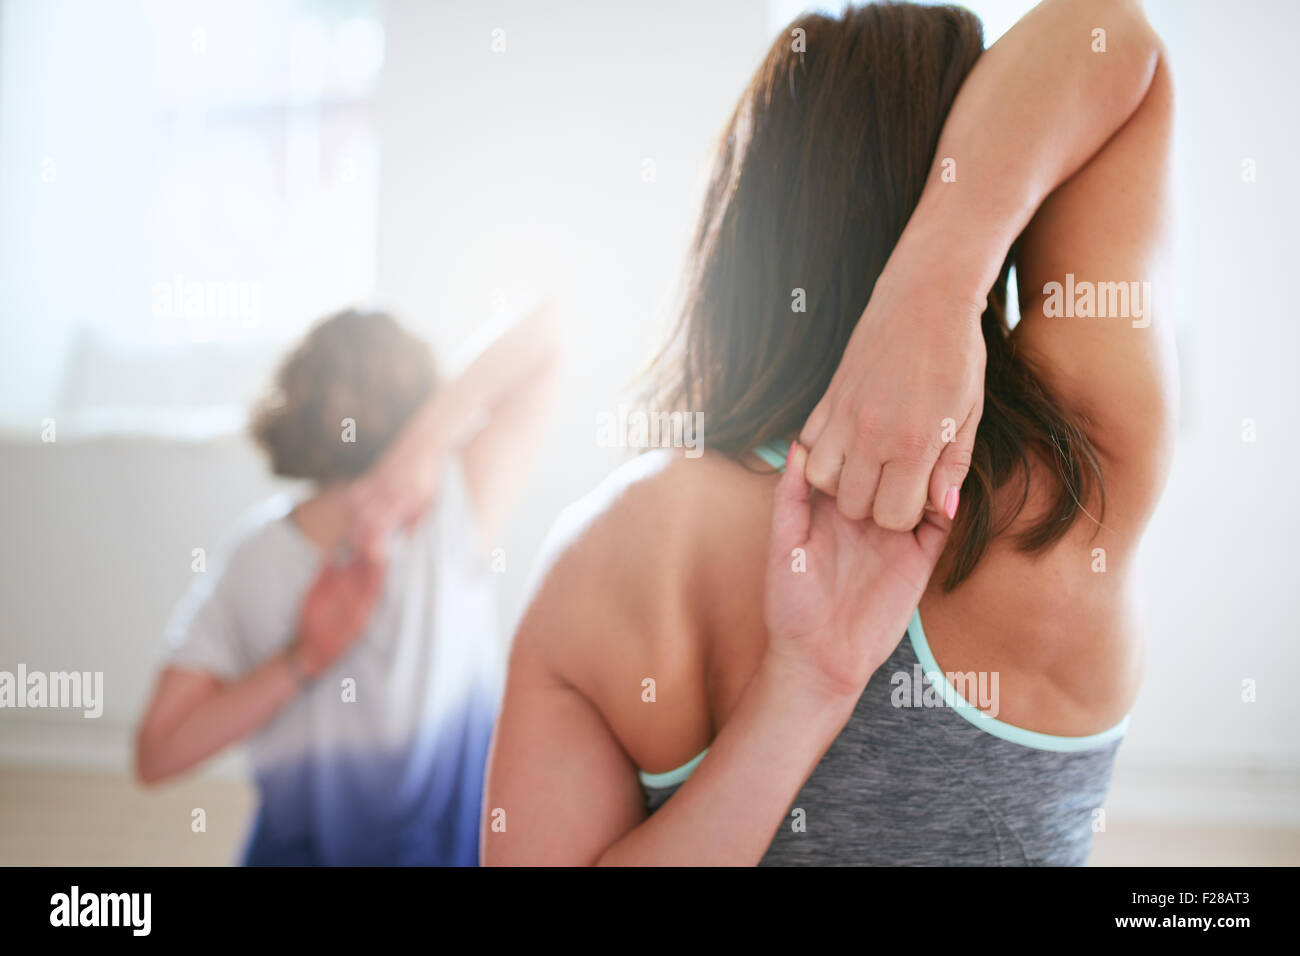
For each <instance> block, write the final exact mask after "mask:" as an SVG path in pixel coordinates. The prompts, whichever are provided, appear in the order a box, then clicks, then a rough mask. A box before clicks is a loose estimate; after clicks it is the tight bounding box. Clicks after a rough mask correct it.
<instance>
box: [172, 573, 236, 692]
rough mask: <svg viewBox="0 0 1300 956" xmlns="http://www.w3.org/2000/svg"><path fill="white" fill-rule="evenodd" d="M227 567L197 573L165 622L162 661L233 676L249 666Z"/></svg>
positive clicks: (225, 677) (234, 591) (229, 676)
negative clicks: (164, 642) (164, 644)
mask: <svg viewBox="0 0 1300 956" xmlns="http://www.w3.org/2000/svg"><path fill="white" fill-rule="evenodd" d="M238 610H239V603H238V601H237V599H236V584H235V580H234V575H233V574H232V573H231V569H229V568H226V569H224V570H221V571H212V572H208V573H204V574H200V575H198V577H197V578H196V579H195V581H194V582H193V584H191V585H190V588H189V590H188V591H187V592H186V594H185V596H184V597H183V598H182V599H181V600H180V602H179V603H178V604H177V605H176V609H175V610H174V611H173V612H172V616H171V619H170V620H169V621H168V623H167V631H166V649H165V651H164V655H163V664H164V666H168V667H184V668H186V669H187V670H197V671H206V672H208V673H210V674H215V675H216V676H218V677H220V678H222V679H224V680H235V679H236V678H238V677H240V676H242V675H243V674H244V673H245V672H246V671H247V670H248V668H249V661H248V654H247V648H246V642H245V640H244V635H243V634H242V633H241V631H240V623H239V614H238Z"/></svg>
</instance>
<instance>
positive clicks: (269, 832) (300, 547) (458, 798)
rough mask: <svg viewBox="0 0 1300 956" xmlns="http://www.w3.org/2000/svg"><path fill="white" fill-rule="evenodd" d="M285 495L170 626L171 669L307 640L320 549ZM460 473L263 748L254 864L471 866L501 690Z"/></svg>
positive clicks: (405, 540)
mask: <svg viewBox="0 0 1300 956" xmlns="http://www.w3.org/2000/svg"><path fill="white" fill-rule="evenodd" d="M291 506H292V502H291V501H290V500H289V499H288V498H287V497H280V498H277V499H272V500H271V501H268V502H266V503H265V504H263V505H261V506H259V507H258V508H257V509H255V511H254V513H253V514H252V515H250V517H249V518H248V519H246V521H245V523H244V525H243V530H242V532H241V533H240V535H239V537H238V541H237V543H236V545H235V547H234V548H233V549H232V550H231V552H230V554H229V556H228V558H227V559H226V561H225V562H224V567H223V568H221V569H219V570H217V569H209V570H208V571H207V572H206V573H205V574H203V575H202V576H200V578H199V579H198V581H196V583H195V586H194V587H193V588H192V589H191V591H190V593H189V594H188V595H187V596H186V597H185V599H184V600H183V601H182V602H181V604H180V606H179V607H178V608H177V611H176V614H175V615H174V616H173V619H172V622H171V624H170V625H169V627H168V644H169V652H168V655H167V658H166V661H165V662H166V663H167V664H170V665H172V666H177V667H186V668H190V669H196V670H203V671H208V672H210V673H213V674H216V675H218V676H220V677H222V678H225V679H227V680H234V679H237V678H238V677H240V676H241V675H243V674H246V673H248V672H249V671H250V670H252V669H253V668H255V667H256V666H257V665H258V664H260V663H261V662H262V661H264V660H265V659H266V658H267V657H269V656H270V655H272V654H274V653H275V652H276V651H279V650H281V649H282V648H284V647H286V646H288V645H289V644H290V642H291V641H292V640H293V637H294V631H295V626H296V623H297V619H298V612H299V608H300V606H301V604H302V600H303V597H304V596H305V595H306V593H307V591H308V589H309V588H310V587H311V584H312V582H313V581H314V580H315V577H316V573H317V570H318V568H319V566H320V562H321V561H322V560H323V556H322V554H321V552H320V551H319V550H318V549H317V548H316V546H315V545H313V544H312V543H311V541H309V540H308V539H307V538H306V537H305V536H304V535H303V533H302V532H301V531H300V530H299V529H298V527H297V526H296V525H295V524H294V523H293V521H292V520H291V519H290V517H289V511H290V509H291ZM477 534H478V532H477V528H476V527H475V522H474V520H473V517H472V515H471V512H470V506H469V501H468V498H467V495H466V491H465V484H464V480H463V478H462V475H461V470H460V468H459V466H458V465H457V464H453V465H451V466H449V467H448V468H447V469H445V473H444V476H443V480H442V482H441V484H440V486H439V492H438V499H437V502H436V503H435V504H434V505H433V507H432V508H431V509H430V512H429V514H428V516H427V517H426V518H425V519H424V521H423V522H422V523H421V524H420V525H419V526H418V527H417V528H416V529H415V531H414V532H413V533H411V534H410V535H397V536H395V537H394V539H393V542H392V545H391V548H390V552H389V564H388V574H387V580H386V581H385V584H384V590H383V593H382V595H381V596H380V598H379V600H378V602H377V604H376V607H375V610H374V613H373V615H372V617H371V619H370V623H369V624H368V626H367V628H366V631H365V633H364V634H362V636H361V637H360V638H358V640H357V642H356V643H355V644H354V645H353V646H352V647H351V648H350V649H349V650H348V651H347V652H346V653H345V655H344V656H343V657H342V658H340V659H339V661H338V662H337V663H336V664H335V665H334V667H333V668H331V669H330V670H329V671H328V672H326V673H325V674H323V675H321V677H320V678H319V679H318V680H317V681H315V683H313V684H312V685H310V686H309V687H306V688H304V689H303V690H302V691H301V692H300V693H299V696H298V697H297V698H295V699H294V700H292V701H291V702H290V703H288V704H287V705H286V706H285V707H284V709H283V710H282V711H281V712H280V713H279V714H277V715H276V716H275V717H274V718H272V719H271V721H270V722H269V723H268V724H266V725H265V726H264V727H263V728H262V729H261V730H260V731H258V732H257V733H256V734H255V735H254V736H253V737H252V738H250V740H249V742H248V743H249V749H250V751H251V757H252V761H253V766H254V770H255V774H256V777H257V783H258V787H259V789H260V791H261V807H260V811H259V814H258V818H257V822H256V824H255V826H254V829H253V832H252V834H251V836H250V839H249V843H248V848H247V851H246V853H245V862H246V863H248V864H250V865H259V864H285V865H355V864H359V865H406V864H411V865H473V864H475V863H477V861H478V823H479V812H480V809H479V804H480V801H481V797H482V792H483V773H484V766H485V763H486V759H487V749H488V742H489V738H490V735H491V731H492V722H493V720H494V718H495V714H496V708H497V704H498V701H499V694H500V657H499V652H498V645H497V633H496V627H495V615H494V612H493V609H494V598H493V593H492V591H493V589H492V586H491V581H490V574H489V571H488V568H487V565H486V562H485V560H484V559H483V558H482V557H480V554H481V552H480V549H479V546H478V541H479V539H478V537H477Z"/></svg>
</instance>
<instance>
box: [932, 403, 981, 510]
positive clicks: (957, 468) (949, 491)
mask: <svg viewBox="0 0 1300 956" xmlns="http://www.w3.org/2000/svg"><path fill="white" fill-rule="evenodd" d="M979 417H980V415H979V409H976V411H975V412H974V414H972V415H971V417H970V418H968V419H967V420H966V423H965V424H964V425H963V426H962V428H961V430H960V431H959V432H958V433H957V437H956V439H954V440H953V441H950V442H948V443H947V444H946V445H944V446H943V451H941V452H940V453H939V460H938V461H937V462H935V466H934V471H933V473H932V474H931V475H930V493H929V501H930V504H932V505H933V506H934V509H935V510H936V511H938V512H939V513H941V514H943V515H944V516H946V517H947V518H948V519H950V520H951V519H952V518H953V517H954V516H955V515H956V513H957V503H958V501H959V499H960V490H961V486H962V485H963V484H964V483H965V481H966V475H967V474H969V473H970V466H971V455H972V450H973V449H974V447H975V431H976V428H977V427H978V424H979Z"/></svg>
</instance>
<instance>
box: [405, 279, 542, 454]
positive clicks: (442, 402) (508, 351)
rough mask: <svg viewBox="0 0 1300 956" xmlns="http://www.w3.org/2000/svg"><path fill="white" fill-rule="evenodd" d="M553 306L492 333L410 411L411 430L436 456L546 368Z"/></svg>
mask: <svg viewBox="0 0 1300 956" xmlns="http://www.w3.org/2000/svg"><path fill="white" fill-rule="evenodd" d="M557 338H558V336H557V332H556V318H555V310H554V308H553V307H551V306H550V305H549V304H548V305H543V306H542V307H540V308H538V309H536V310H534V311H533V312H531V313H530V314H528V315H527V316H525V317H524V318H522V319H520V320H519V321H518V322H516V323H514V324H513V325H511V326H510V327H509V328H507V329H506V330H504V331H503V332H501V333H500V334H498V335H497V336H496V337H495V338H494V339H492V340H491V342H490V343H489V344H487V345H486V346H485V347H483V348H482V349H481V350H480V351H479V353H478V355H477V356H476V357H475V358H474V359H473V361H471V362H470V364H469V365H468V366H467V367H466V368H465V369H464V371H462V372H460V373H459V374H458V375H456V376H455V377H454V378H453V379H451V381H450V382H448V383H447V384H446V385H445V386H444V387H443V388H440V389H439V390H438V391H437V392H436V393H435V395H434V397H433V398H432V399H430V401H429V402H428V403H427V404H426V405H425V406H424V408H422V409H421V410H420V411H419V412H417V413H416V418H415V419H414V420H413V421H412V423H411V431H413V432H418V433H420V434H421V436H422V442H421V444H422V446H423V447H424V448H426V449H427V450H428V453H429V454H430V455H432V456H434V457H441V456H442V455H445V454H447V453H449V452H450V451H452V450H454V449H455V448H457V447H459V446H460V445H461V444H463V443H464V442H465V441H466V440H467V439H468V438H470V437H471V436H472V435H473V434H474V432H475V431H476V430H477V428H478V427H479V426H480V425H481V424H482V423H483V422H484V420H485V419H486V418H487V417H488V416H490V415H491V412H492V409H494V408H495V407H496V406H498V405H500V404H501V403H502V402H503V401H505V400H506V399H507V398H508V397H509V396H510V395H511V394H512V393H513V392H515V391H516V390H517V389H519V388H521V387H522V386H524V385H526V384H527V383H528V382H529V381H530V379H531V378H532V377H533V376H534V375H536V374H537V373H539V372H540V371H542V370H543V369H544V368H545V367H547V366H548V365H549V364H550V363H551V362H552V361H553V360H554V359H555V357H556V352H557Z"/></svg>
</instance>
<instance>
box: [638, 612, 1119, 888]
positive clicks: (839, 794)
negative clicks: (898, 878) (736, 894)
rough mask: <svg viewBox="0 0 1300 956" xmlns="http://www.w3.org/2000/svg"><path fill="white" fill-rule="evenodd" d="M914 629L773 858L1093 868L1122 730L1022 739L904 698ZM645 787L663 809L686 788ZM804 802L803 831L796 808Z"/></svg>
mask: <svg viewBox="0 0 1300 956" xmlns="http://www.w3.org/2000/svg"><path fill="white" fill-rule="evenodd" d="M916 663H917V660H916V653H915V651H914V650H913V648H912V642H911V640H909V639H908V638H907V637H906V636H905V637H904V638H903V640H902V641H901V642H900V643H899V645H898V648H897V649H896V650H895V651H894V653H893V654H892V655H891V656H890V658H889V660H888V661H886V662H885V664H884V666H882V667H881V668H880V669H879V670H877V671H876V673H875V674H874V675H873V676H872V678H871V681H870V683H868V684H867V688H866V690H865V691H864V692H863V694H862V696H861V698H859V700H858V703H857V706H856V708H855V709H854V712H853V716H852V717H851V718H850V719H849V722H848V723H847V724H846V725H845V727H844V729H843V730H842V731H841V732H840V735H839V736H838V737H836V738H835V741H834V742H833V743H832V744H831V746H830V749H829V750H827V751H826V754H825V756H823V757H822V760H821V763H819V764H818V765H817V768H816V769H815V770H814V771H813V773H812V776H811V777H809V778H808V782H807V783H806V784H804V787H803V789H802V790H800V791H799V795H798V797H797V798H796V799H795V801H794V803H793V804H792V805H791V812H790V813H788V814H787V815H786V822H785V823H784V824H782V826H781V828H780V829H779V830H778V831H777V833H776V835H775V837H773V839H772V843H771V846H770V847H769V848H768V850H767V853H766V854H765V855H764V857H763V859H762V861H761V864H760V865H763V866H855V865H856V866H1025V865H1048V866H1081V865H1082V864H1083V863H1084V861H1085V860H1086V859H1087V857H1088V851H1089V849H1090V848H1091V846H1092V827H1093V819H1094V817H1093V811H1094V810H1096V809H1098V808H1099V807H1101V806H1102V804H1103V802H1104V801H1105V798H1106V791H1107V790H1108V789H1109V788H1110V775H1111V768H1112V766H1113V764H1114V760H1115V751H1116V750H1117V749H1118V747H1119V743H1120V741H1119V740H1113V741H1111V742H1109V743H1106V744H1103V745H1102V746H1100V747H1098V748H1097V749H1095V750H1083V751H1075V752H1058V751H1053V750H1038V749H1035V748H1031V747H1026V746H1023V745H1021V744H1015V743H1011V742H1010V741H1007V740H1003V739H1002V738H1000V737H995V736H993V735H992V734H990V733H987V732H985V731H983V730H980V729H979V728H978V727H976V726H974V725H973V724H971V723H970V722H969V721H967V720H966V719H965V718H963V717H962V716H961V715H960V714H958V713H957V712H955V711H954V710H952V709H951V708H949V707H944V706H937V707H936V706H930V707H895V706H894V705H893V703H892V702H891V691H892V690H893V686H892V685H891V679H892V677H893V675H894V674H896V673H899V672H903V673H907V674H913V673H915V671H914V668H915V666H916ZM642 788H643V789H644V791H645V794H646V801H647V806H648V807H649V809H650V811H651V812H653V811H654V810H657V809H658V808H659V807H661V806H662V805H663V804H664V802H665V801H666V800H667V799H668V798H669V797H671V796H672V795H673V793H674V792H675V791H676V790H677V786H672V787H647V786H645V785H644V784H643V785H642ZM796 809H800V810H803V811H804V814H803V816H804V827H805V830H804V832H796V827H797V819H796V816H794V815H793V814H794V811H795V810H796Z"/></svg>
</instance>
